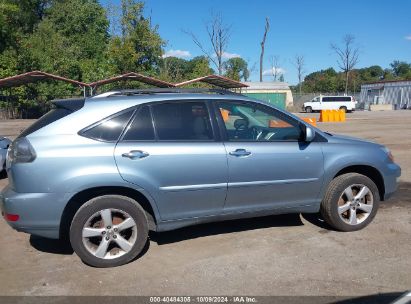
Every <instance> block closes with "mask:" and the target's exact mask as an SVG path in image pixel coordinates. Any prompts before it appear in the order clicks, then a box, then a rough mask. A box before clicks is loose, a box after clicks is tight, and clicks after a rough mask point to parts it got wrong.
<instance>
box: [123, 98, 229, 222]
mask: <svg viewBox="0 0 411 304" xmlns="http://www.w3.org/2000/svg"><path fill="white" fill-rule="evenodd" d="M212 125H213V123H212V120H211V119H210V110H209V107H208V105H207V102H205V101H198V100H197V101H171V102H162V103H154V104H151V105H143V106H140V108H139V109H138V112H137V114H136V116H135V117H134V119H133V120H132V122H131V123H130V125H129V126H128V127H127V128H126V131H125V133H124V135H123V136H122V138H121V140H120V141H119V142H118V144H117V146H116V148H115V159H116V162H117V166H118V169H119V171H120V174H121V176H122V177H123V179H124V180H126V181H128V182H130V183H133V184H135V185H137V186H138V187H141V188H143V189H144V190H145V191H147V192H148V193H149V194H150V195H151V196H152V197H153V199H154V200H155V202H156V204H157V207H158V209H159V212H160V216H161V218H162V220H175V219H182V218H192V217H202V216H209V215H214V214H217V213H219V212H221V210H222V208H223V205H224V201H225V197H226V191H227V174H228V173H227V158H226V153H225V148H224V145H223V143H222V142H218V141H217V140H216V132H214V131H213V127H212Z"/></svg>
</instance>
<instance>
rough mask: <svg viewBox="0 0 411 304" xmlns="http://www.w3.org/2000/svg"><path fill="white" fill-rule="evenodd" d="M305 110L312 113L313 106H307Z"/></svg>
mask: <svg viewBox="0 0 411 304" xmlns="http://www.w3.org/2000/svg"><path fill="white" fill-rule="evenodd" d="M305 112H307V113H312V112H313V108H311V107H305Z"/></svg>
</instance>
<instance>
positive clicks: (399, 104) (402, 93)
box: [360, 80, 411, 109]
mask: <svg viewBox="0 0 411 304" xmlns="http://www.w3.org/2000/svg"><path fill="white" fill-rule="evenodd" d="M360 102H361V103H363V104H364V107H365V108H366V109H367V108H368V107H369V105H372V104H392V105H393V108H394V109H405V108H408V107H411V80H408V81H404V80H395V81H380V82H374V83H367V84H363V85H362V86H361V95H360Z"/></svg>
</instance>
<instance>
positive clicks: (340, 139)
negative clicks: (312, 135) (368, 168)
mask: <svg viewBox="0 0 411 304" xmlns="http://www.w3.org/2000/svg"><path fill="white" fill-rule="evenodd" d="M325 136H326V137H327V140H328V142H331V143H352V144H373V145H377V146H381V147H383V145H380V144H378V143H376V142H374V141H371V140H368V139H362V138H357V137H352V136H347V135H340V134H334V133H325Z"/></svg>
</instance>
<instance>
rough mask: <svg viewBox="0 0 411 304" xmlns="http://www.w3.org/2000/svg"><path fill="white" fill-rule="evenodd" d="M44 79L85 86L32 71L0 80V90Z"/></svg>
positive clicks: (52, 75) (84, 84)
mask: <svg viewBox="0 0 411 304" xmlns="http://www.w3.org/2000/svg"><path fill="white" fill-rule="evenodd" d="M45 79H52V80H59V81H64V82H68V83H71V84H74V85H78V86H81V87H85V86H87V84H86V83H84V82H81V81H77V80H73V79H69V78H65V77H61V76H57V75H54V74H49V73H45V72H41V71H32V72H28V73H23V74H20V75H15V76H11V77H7V78H3V79H0V88H8V87H16V86H20V85H23V84H28V83H32V82H36V81H39V80H45Z"/></svg>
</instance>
